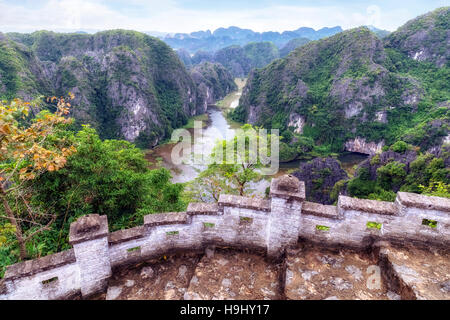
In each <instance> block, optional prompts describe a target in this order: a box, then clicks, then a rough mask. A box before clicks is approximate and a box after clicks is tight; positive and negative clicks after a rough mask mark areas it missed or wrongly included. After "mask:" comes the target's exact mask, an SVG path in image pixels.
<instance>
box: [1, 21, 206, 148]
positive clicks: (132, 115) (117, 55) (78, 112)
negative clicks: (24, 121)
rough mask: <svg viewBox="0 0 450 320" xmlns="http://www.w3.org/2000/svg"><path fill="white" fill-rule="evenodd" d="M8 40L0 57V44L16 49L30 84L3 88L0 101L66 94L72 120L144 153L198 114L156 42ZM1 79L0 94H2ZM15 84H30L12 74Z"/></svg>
mask: <svg viewBox="0 0 450 320" xmlns="http://www.w3.org/2000/svg"><path fill="white" fill-rule="evenodd" d="M9 37H10V38H11V39H13V40H15V41H11V40H8V39H4V40H3V41H2V43H3V45H2V47H0V50H2V49H3V50H2V51H3V52H4V51H5V49H4V47H5V42H6V43H10V44H11V46H13V47H23V48H24V49H23V50H24V52H26V55H27V57H28V60H27V61H30V63H31V64H32V66H27V65H26V64H22V67H23V69H24V70H27V71H28V72H29V73H30V74H31V76H30V78H32V79H33V80H34V79H36V80H35V83H36V85H34V84H33V85H29V87H31V89H35V90H30V88H26V89H25V90H11V89H10V88H9V87H7V88H6V90H3V92H2V94H3V95H4V96H5V95H9V96H19V97H23V98H26V99H28V98H29V97H30V96H32V95H35V94H37V93H41V94H52V95H64V94H67V92H69V91H70V92H72V93H74V94H75V96H76V98H75V101H74V103H73V105H74V106H76V107H75V108H74V110H73V115H74V117H75V118H76V119H77V120H79V122H80V123H88V124H91V125H92V126H94V127H95V128H97V129H98V130H99V132H100V134H101V135H102V136H103V137H105V138H125V139H126V140H129V141H133V142H137V143H139V144H141V145H143V146H146V147H148V146H152V145H155V144H156V143H158V141H160V140H161V139H162V138H163V137H166V136H167V135H168V134H169V133H170V131H171V130H172V128H176V127H179V126H181V125H183V124H184V123H185V122H186V120H187V118H188V117H190V116H193V115H196V114H198V113H201V112H203V110H204V109H203V105H204V101H202V100H201V99H202V98H201V97H200V96H199V94H198V92H197V88H196V86H195V83H194V81H193V80H192V78H191V77H190V76H189V74H188V72H187V71H186V69H185V67H184V66H183V64H182V63H181V62H180V60H179V59H178V57H177V55H176V53H175V52H173V50H172V49H171V48H170V47H168V46H167V45H166V44H164V43H163V42H162V41H160V40H157V39H156V38H152V37H150V36H147V35H145V34H142V33H138V32H132V31H124V30H115V31H107V32H100V33H97V34H95V35H85V34H57V33H53V32H35V33H33V34H30V35H18V34H11V35H9ZM19 43H20V44H19ZM15 50H16V51H17V49H15ZM3 54H4V53H3ZM1 70H2V72H3V73H2V74H4V73H11V72H10V71H9V70H6V71H5V69H4V68H3V67H2V68H1ZM42 75H44V76H42ZM41 78H42V79H48V85H41V84H40V83H39V81H38V80H39V79H41ZM3 79H4V77H3V76H2V78H0V81H1V83H2V85H0V88H2V87H5V81H4V80H3ZM17 79H18V82H20V83H26V84H27V83H29V82H30V81H29V79H28V78H27V73H20V72H19V73H18V75H17ZM41 82H42V81H41Z"/></svg>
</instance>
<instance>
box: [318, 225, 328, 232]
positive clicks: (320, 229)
mask: <svg viewBox="0 0 450 320" xmlns="http://www.w3.org/2000/svg"><path fill="white" fill-rule="evenodd" d="M316 229H317V230H319V231H329V230H330V227H327V226H320V225H317V226H316Z"/></svg>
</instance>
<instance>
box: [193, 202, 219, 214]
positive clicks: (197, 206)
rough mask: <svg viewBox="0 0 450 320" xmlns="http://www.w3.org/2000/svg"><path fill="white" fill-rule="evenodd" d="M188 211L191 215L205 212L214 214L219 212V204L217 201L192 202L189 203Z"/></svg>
mask: <svg viewBox="0 0 450 320" xmlns="http://www.w3.org/2000/svg"><path fill="white" fill-rule="evenodd" d="M186 213H187V214H189V215H196V214H205V215H214V214H219V206H218V205H217V203H202V202H191V203H189V205H188V207H187V210H186Z"/></svg>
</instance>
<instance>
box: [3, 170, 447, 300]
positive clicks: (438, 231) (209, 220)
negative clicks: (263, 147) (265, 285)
mask: <svg viewBox="0 0 450 320" xmlns="http://www.w3.org/2000/svg"><path fill="white" fill-rule="evenodd" d="M449 226H450V200H449V199H445V198H437V197H427V196H422V195H417V194H411V193H402V192H400V193H398V195H397V200H396V202H395V203H389V202H381V201H374V200H360V199H353V198H349V197H345V196H340V197H339V201H338V205H337V206H325V205H321V204H316V203H311V202H307V201H305V187H304V183H303V182H300V181H298V179H296V178H295V177H293V176H284V177H281V178H279V179H273V180H272V184H271V192H270V200H262V199H257V198H255V199H253V198H245V197H239V196H233V195H221V196H220V198H219V201H218V203H214V204H208V203H191V204H190V205H189V206H188V208H187V211H186V212H177V213H161V214H152V215H148V216H145V217H144V225H143V226H139V227H135V228H131V229H126V230H121V231H116V232H112V233H110V232H108V222H107V218H106V216H99V215H88V216H84V217H82V218H80V219H78V220H77V221H76V222H75V223H73V224H72V225H71V228H70V236H69V238H70V243H71V244H72V245H73V249H71V250H68V251H64V252H61V253H57V254H54V255H50V256H47V257H44V258H41V259H36V260H31V261H26V262H23V263H19V264H16V265H12V266H9V267H8V268H7V271H6V273H5V277H4V279H3V280H2V282H0V300H2V299H68V298H71V297H74V296H76V295H81V296H82V297H84V298H85V297H89V296H90V295H92V294H95V293H98V292H101V291H103V290H104V289H105V287H106V285H107V281H108V279H109V278H110V277H111V275H112V270H113V269H114V268H117V267H120V266H124V265H127V264H131V263H135V262H139V261H143V260H147V259H151V258H155V257H160V256H162V255H165V254H168V253H170V252H173V251H175V250H202V249H204V248H205V247H206V246H209V245H217V246H227V247H244V248H252V249H262V250H265V251H266V252H267V256H268V257H269V258H279V257H280V256H281V255H282V254H283V253H284V251H285V249H286V248H287V247H289V246H292V245H295V244H296V243H297V241H298V239H299V238H304V239H308V240H311V241H313V242H320V243H322V244H328V245H341V246H351V247H366V246H368V245H370V244H371V243H372V242H373V241H375V240H379V239H383V240H387V241H392V242H398V243H405V242H408V243H418V244H419V243H420V244H421V245H426V246H448V245H449V244H450V228H449Z"/></svg>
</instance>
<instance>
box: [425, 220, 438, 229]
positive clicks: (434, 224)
mask: <svg viewBox="0 0 450 320" xmlns="http://www.w3.org/2000/svg"><path fill="white" fill-rule="evenodd" d="M422 224H423V225H424V226H428V227H430V228H437V221H435V220H429V219H423V220H422Z"/></svg>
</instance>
